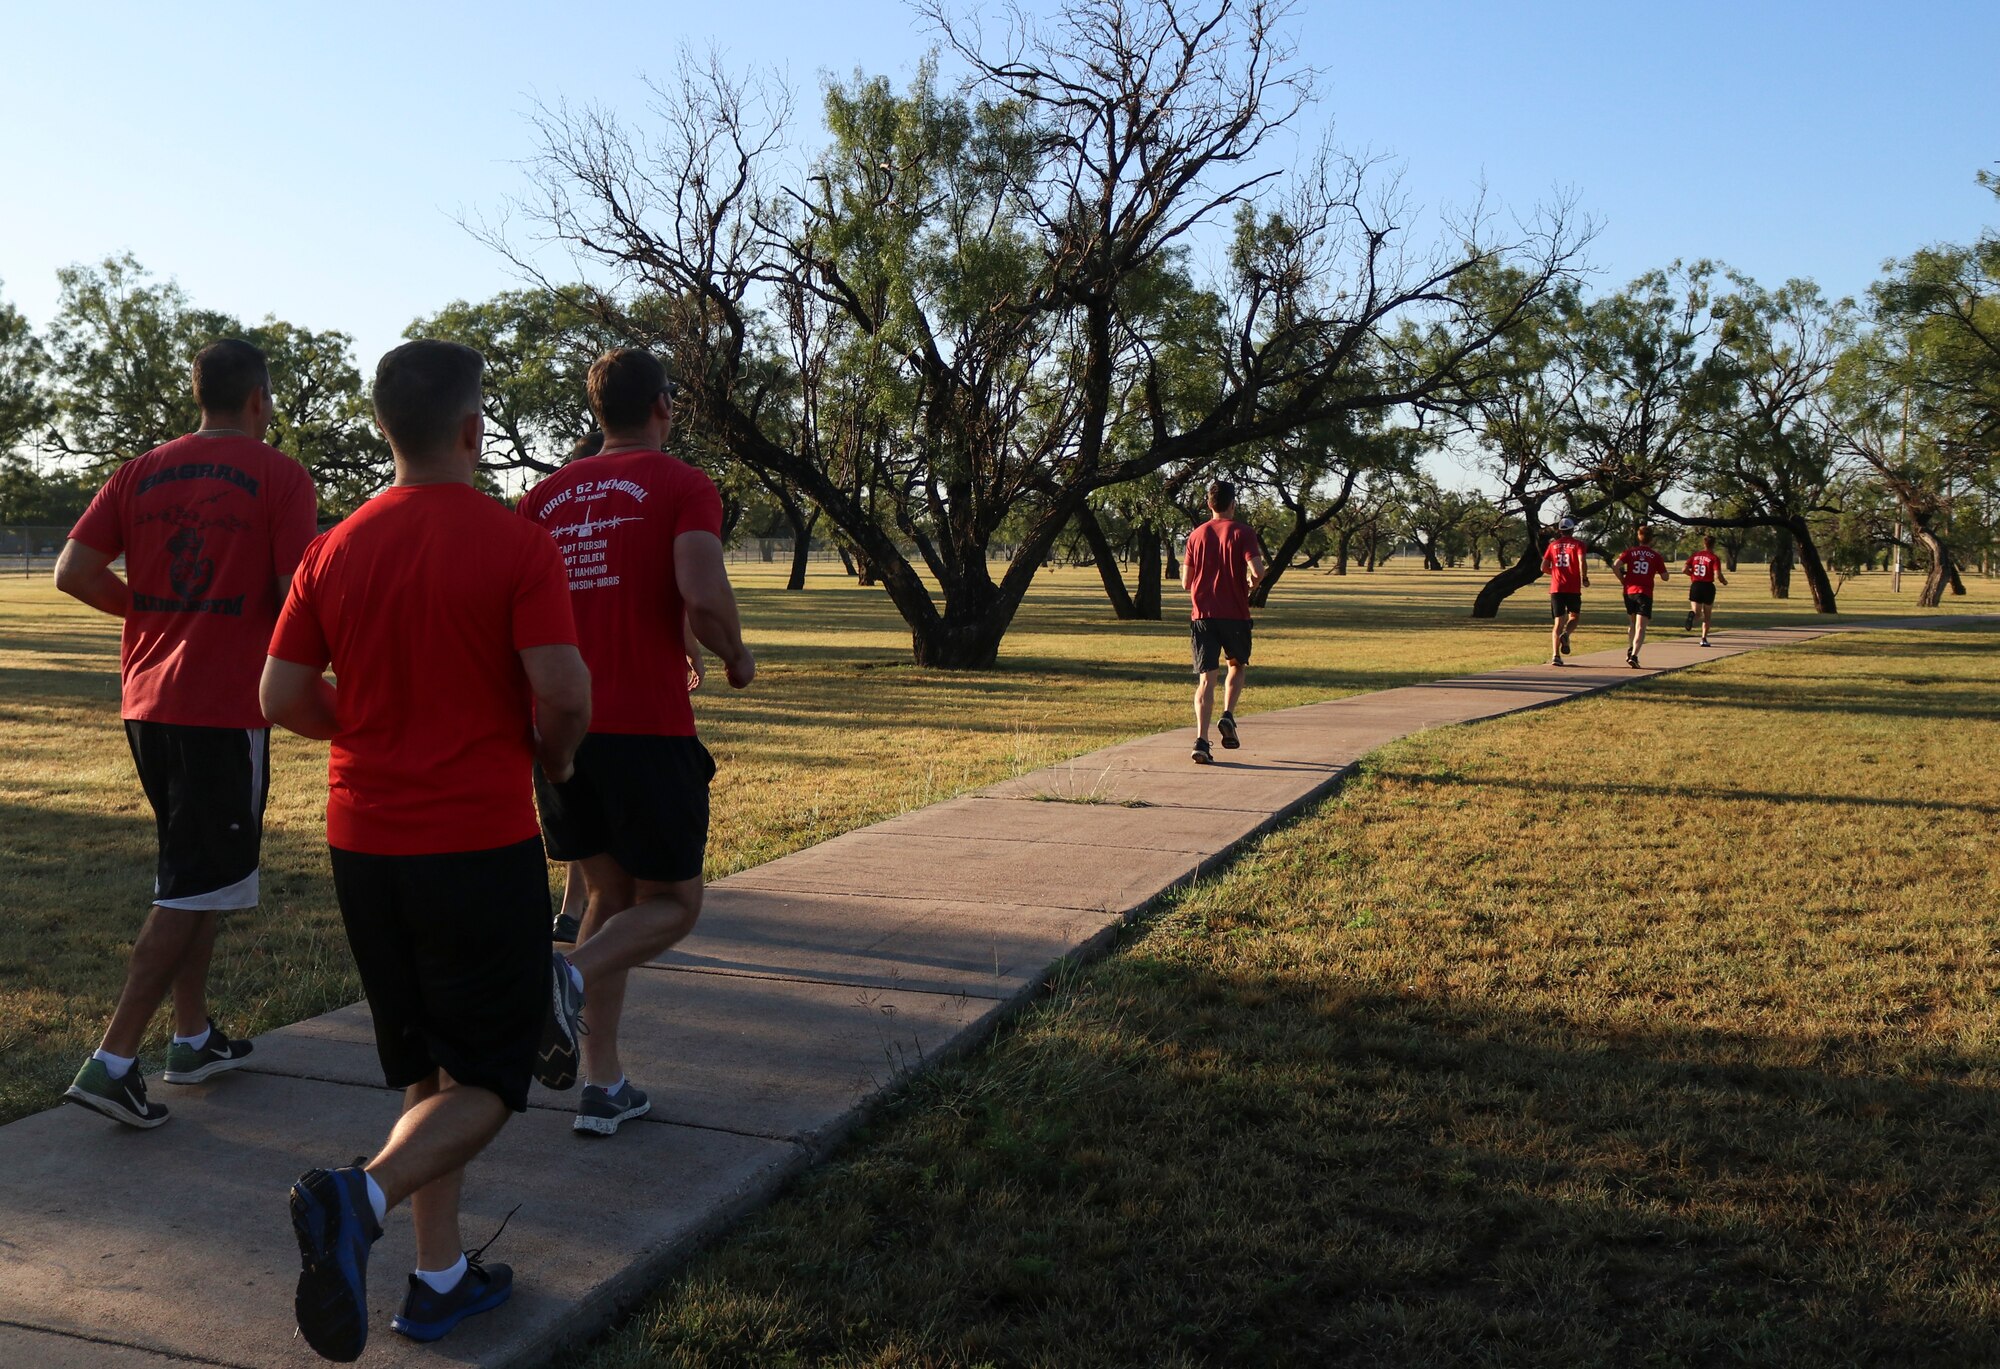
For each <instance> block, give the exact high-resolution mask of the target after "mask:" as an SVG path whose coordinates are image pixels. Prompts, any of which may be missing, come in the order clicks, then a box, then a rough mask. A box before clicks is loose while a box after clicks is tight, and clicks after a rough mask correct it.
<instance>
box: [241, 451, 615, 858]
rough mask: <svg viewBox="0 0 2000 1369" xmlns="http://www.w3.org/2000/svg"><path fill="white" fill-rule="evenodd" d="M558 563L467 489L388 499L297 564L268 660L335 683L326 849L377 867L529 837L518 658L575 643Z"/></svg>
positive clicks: (500, 508)
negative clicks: (382, 861)
mask: <svg viewBox="0 0 2000 1369" xmlns="http://www.w3.org/2000/svg"><path fill="white" fill-rule="evenodd" d="M569 598H570V596H569V590H568V588H567V587H566V586H565V584H564V581H563V566H562V558H561V557H560V556H558V555H556V549H555V544H554V543H552V542H550V541H549V539H548V535H547V534H546V533H544V532H543V531H542V530H541V529H539V528H536V527H533V526H531V525H530V524H528V523H526V522H524V521H522V520H521V519H519V518H516V517H515V516H514V514H513V513H512V512H511V511H510V510H509V509H508V508H507V506H506V505H504V504H502V503H500V502H498V501H497V500H494V499H490V498H488V497H487V496H486V495H483V494H481V493H479V491H477V490H475V489H473V488H472V487H471V486H470V485H458V484H444V485H396V486H392V487H391V488H389V489H386V490H384V491H382V493H380V494H378V495H376V496H375V497H374V498H373V499H371V500H369V501H368V502H367V503H366V504H363V505H362V506H361V508H360V510H359V511H358V512H356V513H355V515H354V516H353V517H352V518H349V519H348V520H347V521H346V522H344V523H342V524H341V525H340V526H339V527H337V528H335V529H333V531H331V532H329V533H327V534H326V536H324V537H322V538H320V539H319V540H318V541H316V542H314V543H313V544H312V545H311V546H310V547H308V548H307V549H306V554H305V559H304V560H303V561H301V562H300V564H299V573H298V574H297V576H295V577H294V578H293V580H292V594H291V598H289V599H288V600H286V601H285V611H284V613H283V614H281V615H280V616H279V619H278V630H277V633H276V635H274V636H273V637H272V639H271V655H273V656H276V657H277V658H278V659H279V660H281V661H295V662H297V663H298V664H300V665H305V666H311V667H313V668H314V669H316V670H317V669H325V668H326V667H327V666H329V665H331V666H332V667H333V672H334V675H335V676H336V677H337V678H338V683H339V686H340V688H339V704H338V722H339V731H338V732H336V733H335V735H334V738H333V751H332V755H331V757H330V759H329V761H328V764H327V798H326V839H327V842H328V843H329V844H330V845H333V846H337V847H339V848H340V849H342V850H344V851H361V852H365V853H368V854H371V855H384V856H411V855H434V854H440V853H444V852H449V851H490V850H492V849H493V848H494V847H496V846H508V845H511V844H513V843H514V842H517V841H525V840H527V839H528V838H529V837H532V836H533V835H535V831H536V825H535V806H534V800H533V797H532V793H531V785H530V779H529V776H530V771H531V767H532V766H533V764H534V758H535V751H534V742H533V739H532V734H531V729H532V727H533V718H534V712H533V701H532V698H531V696H530V694H529V690H528V675H527V671H526V670H525V669H524V668H523V667H522V665H521V657H520V655H519V653H520V652H522V651H524V650H526V649H527V648H529V647H536V646H557V645H563V644H573V643H574V642H575V641H576V624H575V622H574V621H573V620H572V618H571V616H570V609H569Z"/></svg>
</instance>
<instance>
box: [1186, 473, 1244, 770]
mask: <svg viewBox="0 0 2000 1369" xmlns="http://www.w3.org/2000/svg"><path fill="white" fill-rule="evenodd" d="M1208 508H1209V514H1210V517H1209V520H1208V521H1207V522H1206V523H1203V524H1202V525H1201V526H1200V527H1198V528H1196V529H1195V530H1194V531H1193V532H1191V533H1189V534H1188V540H1187V551H1186V552H1184V553H1183V554H1182V556H1181V587H1182V588H1183V589H1185V590H1187V592H1188V599H1189V602H1190V604H1191V606H1192V609H1191V619H1192V621H1191V622H1190V624H1189V627H1188V634H1189V637H1190V638H1191V639H1192V642H1193V647H1194V673H1195V678H1196V680H1197V683H1196V685H1195V687H1194V723H1195V738H1194V762H1195V764H1196V765H1209V764H1211V763H1213V762H1214V760H1215V753H1214V752H1213V751H1211V750H1209V746H1208V720H1209V715H1210V713H1211V712H1212V711H1213V710H1214V708H1215V677H1216V676H1217V675H1218V674H1220V673H1221V666H1222V662H1223V660H1224V659H1225V658H1226V659H1227V660H1228V661H1229V679H1228V683H1226V684H1225V685H1224V686H1223V691H1222V717H1221V718H1219V719H1217V721H1216V731H1217V732H1219V733H1221V735H1222V745H1223V747H1224V749H1226V750H1230V751H1234V750H1235V749H1236V748H1237V747H1239V746H1241V745H1242V744H1243V742H1242V740H1241V739H1240V738H1239V737H1238V735H1237V731H1236V701H1237V700H1238V699H1239V698H1240V697H1241V696H1242V694H1243V672H1244V670H1245V668H1246V667H1248V666H1249V664H1250V591H1251V590H1253V589H1255V588H1256V587H1257V583H1258V581H1260V580H1262V579H1263V578H1264V552H1263V548H1261V547H1259V546H1258V545H1257V534H1256V533H1255V532H1253V531H1252V530H1251V528H1250V525H1249V524H1248V523H1245V522H1243V521H1242V520H1240V519H1239V518H1237V516H1236V487H1235V486H1234V485H1232V484H1230V483H1229V482H1228V481H1227V480H1218V481H1216V482H1215V483H1214V484H1213V485H1210V486H1209V487H1208Z"/></svg>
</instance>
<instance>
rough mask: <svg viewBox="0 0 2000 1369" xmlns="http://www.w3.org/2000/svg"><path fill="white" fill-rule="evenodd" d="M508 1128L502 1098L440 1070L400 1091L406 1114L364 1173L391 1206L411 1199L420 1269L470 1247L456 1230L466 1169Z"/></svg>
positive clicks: (453, 1259)
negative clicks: (460, 1193) (501, 1130)
mask: <svg viewBox="0 0 2000 1369" xmlns="http://www.w3.org/2000/svg"><path fill="white" fill-rule="evenodd" d="M506 1124H507V1105H506V1103H504V1102H502V1101H501V1099H500V1095H499V1094H497V1093H493V1092H491V1091H489V1090H487V1089H482V1088H475V1087H472V1086H469V1085H465V1084H460V1083H458V1082H457V1081H455V1080H454V1079H452V1077H451V1076H450V1075H448V1074H446V1073H445V1072H444V1071H443V1070H439V1071H438V1072H437V1074H435V1075H433V1076H432V1077H431V1078H429V1079H426V1080H424V1081H422V1082H421V1083H417V1084H412V1085H411V1086H410V1087H409V1088H407V1089H405V1090H403V1115H402V1116H401V1117H399V1118H398V1119H397V1120H396V1126H395V1129H394V1130H392V1131H391V1132H390V1133H389V1140H388V1143H387V1144H386V1145H384V1146H383V1147H382V1150H381V1152H380V1153H379V1154H377V1155H376V1157H375V1158H374V1159H373V1160H371V1161H369V1162H368V1164H367V1165H365V1166H363V1172H364V1173H366V1174H367V1175H368V1177H369V1178H371V1179H373V1180H374V1181H375V1182H376V1184H377V1185H378V1186H379V1187H380V1188H381V1190H382V1197H383V1199H384V1200H385V1202H386V1204H387V1206H388V1207H390V1208H393V1207H395V1206H396V1205H397V1204H398V1203H400V1202H402V1201H403V1200H404V1199H405V1198H407V1199H409V1201H410V1220H411V1223H412V1225H413V1226H414V1228H415V1232H416V1238H417V1267H418V1268H419V1269H449V1268H450V1267H451V1266H452V1265H454V1264H456V1263H457V1262H458V1257H459V1255H460V1253H461V1252H463V1250H464V1249H465V1242H464V1240H463V1238H462V1234H461V1233H460V1231H459V1227H458V1199H459V1191H460V1189H461V1188H462V1187H463V1185H464V1182H465V1166H466V1165H467V1164H468V1163H469V1162H470V1161H471V1160H472V1158H473V1157H474V1156H475V1155H477V1154H479V1152H480V1151H482V1150H484V1149H485V1148H486V1146H487V1144H488V1143H489V1142H491V1141H492V1140H493V1138H494V1137H495V1136H498V1135H499V1134H500V1128H501V1127H503V1126H505V1125H506Z"/></svg>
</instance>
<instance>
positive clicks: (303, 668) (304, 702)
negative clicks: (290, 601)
mask: <svg viewBox="0 0 2000 1369" xmlns="http://www.w3.org/2000/svg"><path fill="white" fill-rule="evenodd" d="M286 578H288V579H289V578H290V577H289V576H288V577H286ZM337 699H338V696H337V695H336V694H335V692H334V686H333V682H332V681H331V680H329V679H327V678H326V675H325V674H324V673H323V672H321V671H319V670H316V669H314V668H313V667H312V666H309V665H300V664H299V663H298V662H297V661H282V660H279V659H278V658H277V657H276V656H266V657H265V658H264V678H263V679H261V680H259V681H258V682H257V706H258V707H259V708H261V709H263V710H264V716H265V717H266V718H269V719H270V720H271V722H272V723H274V724H276V725H277V726H279V727H282V728H284V729H285V730H286V731H288V732H296V733H298V734H299V735H300V736H301V737H311V738H312V739H313V740H315V741H322V742H323V741H331V740H332V739H333V734H334V733H335V732H337V731H339V730H340V722H339V716H340V715H339V711H338V707H337Z"/></svg>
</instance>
